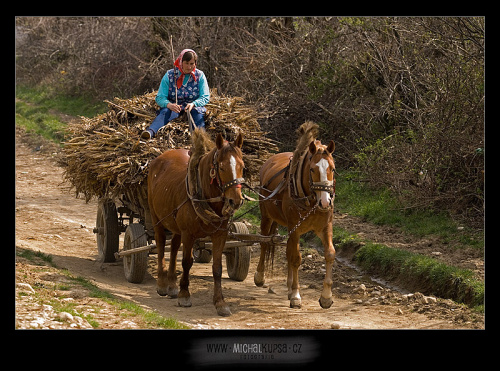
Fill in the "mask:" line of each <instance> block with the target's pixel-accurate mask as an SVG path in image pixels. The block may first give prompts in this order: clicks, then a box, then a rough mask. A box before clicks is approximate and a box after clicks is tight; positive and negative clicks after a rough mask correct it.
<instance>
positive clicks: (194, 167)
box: [188, 128, 215, 195]
mask: <svg viewBox="0 0 500 371" xmlns="http://www.w3.org/2000/svg"><path fill="white" fill-rule="evenodd" d="M213 148H215V143H214V142H213V141H212V139H210V136H209V135H208V133H207V132H206V131H205V130H202V129H198V128H196V129H194V131H193V133H192V134H191V149H190V151H189V152H190V158H189V164H188V187H189V193H190V194H191V195H200V194H201V193H200V192H201V189H200V187H199V184H198V181H199V180H198V176H197V172H198V165H199V163H200V160H201V158H202V157H203V156H204V155H205V154H206V153H208V152H210V151H211V150H212V149H213Z"/></svg>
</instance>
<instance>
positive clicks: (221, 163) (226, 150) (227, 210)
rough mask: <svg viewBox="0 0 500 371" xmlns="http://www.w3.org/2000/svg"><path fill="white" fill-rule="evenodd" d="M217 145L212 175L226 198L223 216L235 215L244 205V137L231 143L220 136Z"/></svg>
mask: <svg viewBox="0 0 500 371" xmlns="http://www.w3.org/2000/svg"><path fill="white" fill-rule="evenodd" d="M215 144H216V146H217V151H216V153H215V155H214V158H213V167H212V170H211V174H210V175H211V176H216V177H217V182H218V184H219V188H220V189H221V191H222V193H223V198H224V207H223V209H222V214H223V215H224V216H227V215H231V214H233V213H234V211H235V210H237V209H238V208H239V207H240V206H241V205H242V203H243V196H242V194H241V183H243V182H244V181H245V179H244V178H243V169H244V168H245V165H244V163H243V153H242V152H241V147H242V145H243V136H242V135H241V133H240V134H238V137H237V138H236V140H235V141H234V142H233V143H229V142H228V141H226V140H224V138H223V137H222V135H221V134H219V135H217V139H216V142H215Z"/></svg>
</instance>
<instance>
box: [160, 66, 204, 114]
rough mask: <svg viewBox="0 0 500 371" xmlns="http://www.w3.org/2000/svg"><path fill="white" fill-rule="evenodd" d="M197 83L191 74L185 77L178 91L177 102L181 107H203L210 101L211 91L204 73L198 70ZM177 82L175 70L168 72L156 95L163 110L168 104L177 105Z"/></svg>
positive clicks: (196, 72)
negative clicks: (191, 104)
mask: <svg viewBox="0 0 500 371" xmlns="http://www.w3.org/2000/svg"><path fill="white" fill-rule="evenodd" d="M195 74H196V77H197V81H194V79H193V77H192V76H191V75H190V74H189V75H186V76H184V81H183V83H182V86H181V87H180V88H179V89H178V91H177V101H178V103H179V104H180V105H182V104H187V103H193V104H194V106H195V107H203V106H205V105H206V104H207V103H208V102H209V100H210V90H209V88H208V83H207V79H206V77H205V74H204V73H203V71H201V70H199V69H196V70H195ZM176 80H177V76H176V74H174V69H171V70H168V71H167V73H166V74H165V76H163V78H162V79H161V83H160V88H159V89H158V93H157V94H156V99H155V100H156V103H158V105H159V106H160V107H161V108H164V107H166V106H167V104H168V103H175V81H176Z"/></svg>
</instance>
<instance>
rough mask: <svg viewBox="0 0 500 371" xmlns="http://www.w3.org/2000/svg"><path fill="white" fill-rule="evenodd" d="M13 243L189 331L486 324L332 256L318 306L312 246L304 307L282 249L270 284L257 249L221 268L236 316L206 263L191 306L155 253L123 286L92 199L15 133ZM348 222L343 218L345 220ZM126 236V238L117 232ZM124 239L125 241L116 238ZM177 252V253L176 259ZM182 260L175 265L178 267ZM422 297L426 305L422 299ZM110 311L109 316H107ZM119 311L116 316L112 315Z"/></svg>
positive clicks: (197, 271) (317, 267) (195, 272)
mask: <svg viewBox="0 0 500 371" xmlns="http://www.w3.org/2000/svg"><path fill="white" fill-rule="evenodd" d="M16 139H17V140H16V195H15V197H16V246H17V247H19V248H23V249H31V250H35V251H37V250H40V251H41V252H44V253H47V254H50V255H52V256H53V262H54V263H55V264H56V265H57V267H60V268H67V269H68V270H69V271H70V272H72V273H74V274H76V275H80V276H84V277H86V278H87V279H89V280H91V281H92V282H93V283H95V284H96V285H97V286H99V287H100V288H102V289H105V290H108V291H110V292H111V293H112V294H114V295H116V296H118V297H122V298H124V299H127V300H130V301H133V302H136V303H137V304H139V305H141V306H143V307H145V308H148V309H152V310H155V311H157V312H158V313H160V314H162V315H164V316H172V317H174V318H176V319H177V320H179V321H181V322H183V323H185V324H187V325H188V326H189V327H192V328H200V329H205V328H224V329H236V328H237V329H282V328H285V329H289V328H293V329H330V328H332V327H333V328H341V329H395V328H398V329H403V328H404V329H438V328H447V329H450V328H451V329H456V328H484V318H483V317H482V316H478V315H476V314H474V313H472V312H471V310H470V309H468V308H464V307H463V306H459V305H457V304H455V303H453V302H451V301H450V300H443V299H440V298H437V299H436V300H434V299H433V298H432V299H428V300H427V299H426V300H424V299H423V298H422V295H418V294H417V295H405V294H408V293H405V292H399V291H396V290H393V289H391V288H388V287H386V286H384V285H382V284H379V283H377V282H374V281H372V280H371V279H370V278H369V277H368V276H366V275H363V273H360V272H358V271H357V270H355V269H353V268H351V267H349V266H347V265H345V264H342V263H341V262H340V261H337V262H336V264H335V266H334V285H333V298H334V303H333V305H332V307H331V308H329V309H327V310H324V309H322V308H321V307H320V306H319V304H318V299H319V296H320V292H321V287H322V280H323V277H324V268H323V264H324V259H323V257H322V256H320V255H319V254H318V253H316V251H313V252H310V251H311V250H312V249H308V253H307V254H303V264H302V267H301V271H300V273H299V277H300V284H301V286H302V289H301V295H302V308H301V309H291V308H289V301H288V300H287V289H286V276H285V274H284V270H283V268H284V264H283V263H282V262H283V261H284V259H283V258H284V250H283V249H280V251H279V252H278V253H277V257H276V261H281V262H280V263H275V269H274V275H273V277H269V276H268V278H267V282H266V283H267V285H266V286H267V287H263V288H258V287H256V286H255V285H254V283H253V273H254V272H255V267H256V263H257V256H258V253H259V250H260V248H259V246H258V245H255V247H254V248H253V254H252V262H251V266H250V272H249V274H248V277H247V278H246V279H245V280H244V281H243V282H235V281H232V280H230V279H229V278H228V276H227V271H226V269H225V263H224V272H223V283H222V286H223V293H224V296H225V298H226V301H227V302H228V303H229V305H230V308H231V311H232V313H233V315H232V316H231V317H227V318H222V317H219V316H218V315H217V313H216V311H215V309H214V307H213V304H212V294H213V283H212V282H213V279H212V272H211V264H198V263H195V264H194V266H193V268H192V270H191V285H190V289H191V298H192V304H193V306H192V307H190V308H180V307H178V306H177V300H176V299H169V298H168V297H160V296H159V295H158V294H157V293H156V288H155V285H156V262H155V258H156V256H155V255H152V256H151V257H150V263H149V269H148V273H147V274H146V278H145V280H144V281H143V283H141V284H131V283H128V282H127V281H126V279H125V277H124V274H123V266H122V262H121V261H118V262H116V263H104V264H103V263H101V262H99V261H98V259H97V258H98V256H97V247H96V242H95V235H94V234H93V233H92V228H93V227H94V226H95V217H96V210H97V207H96V202H89V203H88V204H86V203H85V202H84V201H83V200H81V199H77V198H75V197H74V194H72V193H69V192H68V191H67V189H66V190H65V187H67V186H66V185H64V184H62V169H61V168H59V167H57V166H56V165H55V162H54V160H53V159H52V158H51V156H50V151H49V153H48V154H45V153H41V152H37V151H35V150H33V149H32V148H30V147H28V146H27V145H26V144H24V143H23V142H22V141H21V140H20V139H19V137H17V138H16ZM343 222H344V223H345V222H346V221H345V220H344V221H343ZM121 238H123V236H121ZM121 244H122V243H121ZM181 257H182V254H179V259H181ZM180 267H181V265H180V263H179V264H178V269H180ZM425 301H427V303H425ZM111 315H113V314H111V313H110V316H111ZM115 315H119V314H115Z"/></svg>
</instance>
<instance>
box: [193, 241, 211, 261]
mask: <svg viewBox="0 0 500 371" xmlns="http://www.w3.org/2000/svg"><path fill="white" fill-rule="evenodd" d="M199 245H200V242H199V240H196V241H195V243H194V246H193V257H194V261H195V262H196V263H210V261H211V260H212V252H211V251H210V250H207V249H203V248H200V247H199Z"/></svg>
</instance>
